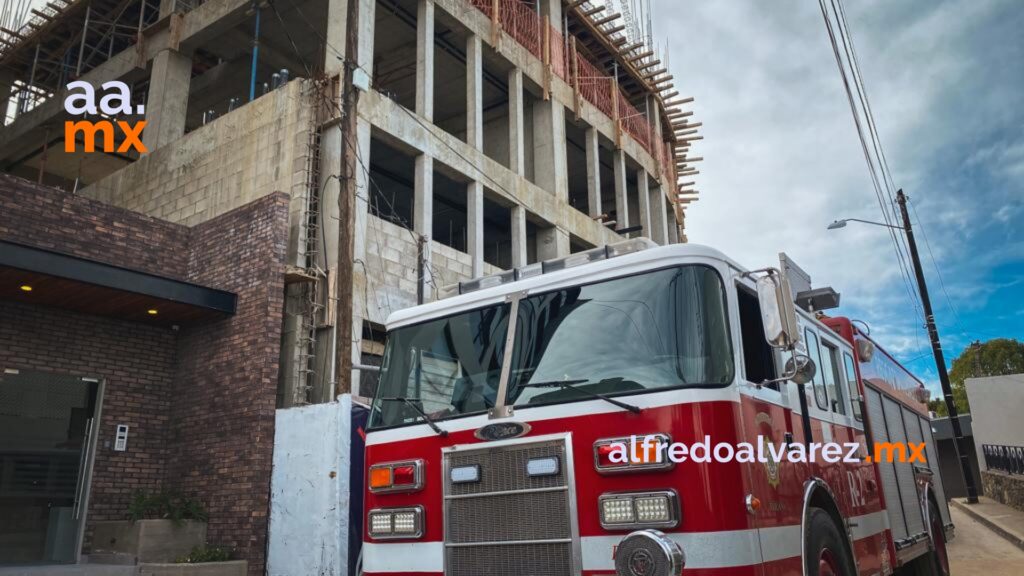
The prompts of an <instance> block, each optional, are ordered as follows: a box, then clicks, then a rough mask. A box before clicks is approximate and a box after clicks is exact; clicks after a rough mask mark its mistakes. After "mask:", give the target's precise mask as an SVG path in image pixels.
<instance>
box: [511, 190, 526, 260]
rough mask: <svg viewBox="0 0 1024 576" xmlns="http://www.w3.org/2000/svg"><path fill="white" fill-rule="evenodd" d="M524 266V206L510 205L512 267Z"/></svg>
mask: <svg viewBox="0 0 1024 576" xmlns="http://www.w3.org/2000/svg"><path fill="white" fill-rule="evenodd" d="M520 266H526V208H524V207H523V206H521V205H519V204H516V205H515V206H513V207H512V267H513V268H519V267H520Z"/></svg>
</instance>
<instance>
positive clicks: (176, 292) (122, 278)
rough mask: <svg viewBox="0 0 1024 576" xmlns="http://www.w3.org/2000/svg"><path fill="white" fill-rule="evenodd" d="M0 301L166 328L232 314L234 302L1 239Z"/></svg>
mask: <svg viewBox="0 0 1024 576" xmlns="http://www.w3.org/2000/svg"><path fill="white" fill-rule="evenodd" d="M0 299H3V300H14V301H17V302H25V303H31V304H41V305H46V306H56V307H59V308H66V309H70V310H75V311H78V312H83V313H86V314H95V315H99V316H112V317H115V318H120V319H124V320H133V321H144V322H148V323H155V324H163V325H167V324H182V323H187V322H193V321H198V320H207V319H215V318H222V317H224V316H228V315H232V314H234V313H235V308H236V305H237V299H238V297H237V296H236V295H235V294H233V293H231V292H226V291H224V290H217V289H214V288H208V287H205V286H200V285H198V284H192V283H189V282H182V281H180V280H175V279H173V278H167V277H164V276H157V275H154V274H148V273H145V272H139V271H136V270H130V269H128V268H122V267H120V266H114V265H111V264H105V263H102V262H97V261H95V260H87V259H84V258H79V257H77V256H69V255H67V254H61V253H59V252H53V251H50V250H44V249H41V248H34V247H31V246H25V245H23V244H16V243H13V242H7V241H3V240H0Z"/></svg>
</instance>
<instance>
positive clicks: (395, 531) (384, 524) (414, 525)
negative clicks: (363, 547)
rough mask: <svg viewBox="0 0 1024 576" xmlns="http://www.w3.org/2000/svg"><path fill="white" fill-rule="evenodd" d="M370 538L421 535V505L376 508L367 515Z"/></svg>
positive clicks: (383, 538)
mask: <svg viewBox="0 0 1024 576" xmlns="http://www.w3.org/2000/svg"><path fill="white" fill-rule="evenodd" d="M367 518H368V520H367V523H366V524H367V527H368V529H369V531H370V538H373V539H374V540H388V539H397V538H419V537H420V536H423V507H422V506H413V507H409V508H377V509H375V510H370V513H369V514H368V515H367Z"/></svg>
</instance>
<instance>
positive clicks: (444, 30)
mask: <svg viewBox="0 0 1024 576" xmlns="http://www.w3.org/2000/svg"><path fill="white" fill-rule="evenodd" d="M437 15H438V16H440V15H441V14H440V11H437ZM433 90H434V124H436V125H437V126H438V127H440V128H441V129H442V130H444V131H445V132H447V133H449V134H451V135H452V136H455V137H456V138H458V139H459V140H462V141H463V142H465V141H466V110H467V106H466V37H465V36H464V35H462V34H458V33H456V32H455V31H454V30H452V29H451V28H449V27H448V26H445V25H444V24H443V23H442V20H441V18H437V19H436V20H435V22H434V78H433Z"/></svg>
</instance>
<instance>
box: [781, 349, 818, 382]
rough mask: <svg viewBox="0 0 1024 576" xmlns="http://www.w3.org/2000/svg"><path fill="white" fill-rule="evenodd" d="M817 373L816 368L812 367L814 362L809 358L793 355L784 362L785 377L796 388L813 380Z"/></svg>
mask: <svg viewBox="0 0 1024 576" xmlns="http://www.w3.org/2000/svg"><path fill="white" fill-rule="evenodd" d="M817 372H818V367H817V366H815V365H814V360H811V357H810V356H804V355H803V354H793V357H792V358H790V359H789V360H787V361H786V377H787V379H788V380H792V381H793V383H794V384H796V385H798V386H803V385H804V384H807V383H808V382H810V381H811V380H814V375H815V374H816V373H817Z"/></svg>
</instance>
